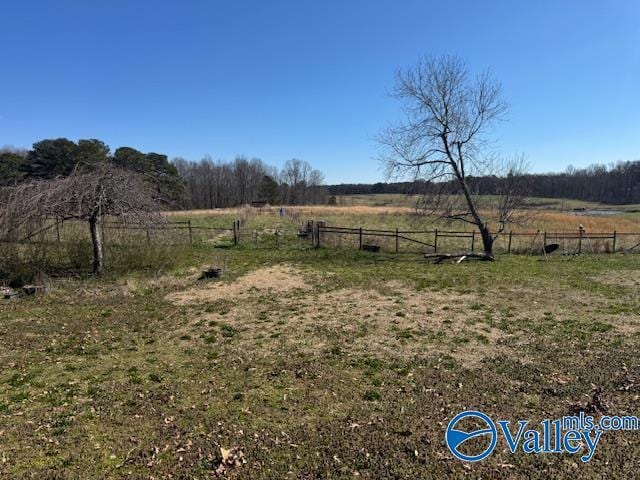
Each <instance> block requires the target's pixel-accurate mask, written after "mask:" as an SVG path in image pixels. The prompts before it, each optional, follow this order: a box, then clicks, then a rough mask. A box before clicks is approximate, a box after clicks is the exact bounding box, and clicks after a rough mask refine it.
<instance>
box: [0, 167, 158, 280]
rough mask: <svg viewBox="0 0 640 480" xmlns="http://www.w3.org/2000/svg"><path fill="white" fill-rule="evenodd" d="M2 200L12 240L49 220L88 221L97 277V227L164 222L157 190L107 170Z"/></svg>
mask: <svg viewBox="0 0 640 480" xmlns="http://www.w3.org/2000/svg"><path fill="white" fill-rule="evenodd" d="M3 198H4V202H3V203H4V209H3V212H2V215H0V222H1V223H2V226H3V227H4V228H3V229H4V230H5V232H7V233H8V234H10V235H13V236H15V235H16V234H19V235H20V236H23V237H28V236H29V235H31V234H33V233H35V232H36V231H37V229H41V228H42V227H43V226H44V225H46V223H47V221H48V220H51V219H61V220H70V219H76V220H81V221H85V222H87V223H88V225H89V230H90V233H91V243H92V247H93V272H94V273H95V274H96V275H100V274H101V273H102V271H103V239H102V229H101V228H100V225H101V222H102V221H103V219H104V218H105V217H106V216H111V217H119V216H123V215H126V218H127V220H128V221H133V222H135V223H139V224H142V225H146V226H152V225H158V224H162V223H164V219H163V217H162V216H161V215H160V213H159V211H158V210H159V201H158V199H157V198H156V197H155V189H154V188H153V187H152V186H151V185H150V184H149V183H148V182H145V181H144V180H143V178H142V177H141V176H140V175H138V174H135V173H133V172H131V171H126V170H122V169H119V168H116V167H113V166H108V165H103V166H99V167H97V168H95V169H93V170H92V171H88V172H80V171H78V170H75V171H74V172H73V173H72V174H71V175H69V176H67V177H59V178H54V179H51V180H35V181H29V182H23V183H20V184H18V185H17V186H15V187H12V188H8V189H6V190H5V193H4V197H3Z"/></svg>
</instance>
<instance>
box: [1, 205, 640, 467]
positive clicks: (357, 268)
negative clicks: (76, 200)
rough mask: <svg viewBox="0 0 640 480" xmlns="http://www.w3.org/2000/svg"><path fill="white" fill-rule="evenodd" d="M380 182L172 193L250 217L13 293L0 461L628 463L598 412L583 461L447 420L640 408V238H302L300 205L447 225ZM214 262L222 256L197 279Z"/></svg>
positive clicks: (549, 213)
mask: <svg viewBox="0 0 640 480" xmlns="http://www.w3.org/2000/svg"><path fill="white" fill-rule="evenodd" d="M392 200H393V199H392ZM396 200H397V203H401V199H396ZM367 201H368V202H369V204H368V205H365V204H364V203H366V202H364V201H362V202H359V203H361V204H360V205H358V204H356V203H357V202H356V200H354V204H353V205H350V206H342V207H341V206H336V207H299V208H287V211H288V212H289V213H287V216H285V217H280V216H279V213H278V212H277V211H276V210H274V211H271V212H263V213H261V214H259V213H256V212H254V211H252V210H250V209H229V210H216V211H194V212H175V213H172V214H170V217H171V218H172V219H174V220H178V219H182V220H184V219H189V220H191V222H192V224H193V225H194V226H201V227H205V226H206V227H219V228H227V227H230V225H231V224H232V222H233V221H234V220H235V219H236V218H240V217H242V221H243V235H245V238H243V239H241V241H240V243H239V245H233V243H232V242H231V241H230V240H229V238H218V237H215V238H214V237H211V238H207V232H206V231H204V230H203V231H199V230H198V231H197V232H199V233H197V234H196V238H195V241H194V243H193V245H190V246H185V245H181V246H176V249H177V250H176V251H175V252H174V253H173V254H171V255H168V254H166V253H165V254H163V255H165V257H166V258H167V260H166V261H164V263H163V265H162V268H147V267H146V266H145V264H141V265H140V268H137V269H135V270H130V271H127V270H126V269H124V268H123V269H118V270H117V271H116V272H113V273H111V274H107V275H106V276H105V277H103V278H92V277H87V276H82V275H79V276H78V277H75V278H74V277H71V278H69V277H65V278H64V279H50V280H49V287H50V291H49V293H48V294H46V295H41V296H32V297H24V298H20V299H19V300H15V301H3V302H2V303H0V362H1V364H2V366H3V367H2V370H1V373H0V477H2V478H39V479H53V478H212V477H214V478H215V477H225V478H251V479H255V478H371V479H379V478H445V477H447V478H467V477H468V478H541V479H543V478H573V477H575V476H576V475H580V476H581V477H582V478H594V479H595V478H602V475H603V471H604V470H605V468H606V472H607V475H609V476H611V477H613V478H632V477H634V476H635V475H636V472H637V469H638V460H637V459H638V457H639V456H640V442H639V441H638V438H637V432H627V433H624V432H615V433H605V434H604V435H603V438H602V440H601V444H600V445H599V447H598V451H597V453H596V454H595V456H594V458H593V460H591V462H589V463H588V464H585V465H580V466H579V465H578V464H577V463H576V462H579V459H577V458H576V457H572V456H568V455H545V456H528V455H524V454H516V455H514V454H510V453H509V452H508V451H507V449H506V445H504V444H502V443H499V444H498V448H497V449H496V451H495V452H494V453H493V454H492V456H491V457H490V458H489V459H487V460H486V461H484V462H481V463H479V464H463V463H461V462H454V461H453V460H452V459H453V457H452V455H451V454H450V453H449V451H448V450H447V447H446V446H445V444H444V429H445V427H446V425H447V422H448V421H449V420H450V419H451V418H452V417H453V415H455V414H456V413H458V412H460V411H462V410H465V409H469V408H479V409H482V410H483V411H484V412H486V413H488V414H490V415H491V416H495V417H496V418H509V419H517V418H529V419H531V420H532V421H539V420H541V419H543V418H549V417H551V418H556V417H561V416H563V415H569V414H572V412H575V411H578V410H580V409H582V410H586V411H589V410H590V409H595V410H594V411H595V413H596V414H602V413H606V412H605V411H603V410H606V411H607V412H609V413H611V414H616V415H629V414H636V413H637V411H636V409H637V405H638V400H639V398H640V397H639V396H640V348H639V347H640V299H639V297H638V295H637V292H638V288H639V287H640V255H637V254H622V253H618V254H608V255H604V254H603V255H597V256H594V255H590V254H585V255H581V256H563V255H559V254H558V255H552V256H550V257H549V259H548V261H544V259H543V258H542V257H540V256H527V255H498V258H497V261H495V262H480V263H462V264H459V265H456V264H442V265H432V264H431V263H429V262H427V261H426V260H425V259H424V258H422V257H421V256H420V255H416V254H415V253H403V252H400V253H398V254H395V253H389V252H385V251H383V252H382V253H379V254H372V253H366V252H361V251H358V250H356V249H354V248H341V247H345V245H342V246H340V245H329V244H328V245H326V246H323V247H322V248H320V249H314V248H312V246H311V245H310V243H309V242H308V241H305V240H301V239H299V238H297V235H296V233H297V229H298V227H299V225H298V222H297V219H306V218H316V219H319V218H322V219H323V220H326V221H327V222H328V223H329V224H335V225H344V226H367V227H371V228H427V227H433V226H434V225H436V226H440V227H442V225H438V224H434V222H433V221H432V220H430V219H424V218H419V217H416V216H415V215H414V214H413V212H412V210H411V208H410V207H408V206H407V205H406V204H405V205H401V204H399V205H396V204H393V205H384V206H382V205H377V206H376V205H375V204H374V203H375V202H380V201H382V200H380V199H377V200H376V199H367ZM385 201H388V199H386V200H385ZM572 208H576V207H572ZM627 210H628V211H627ZM632 210H634V209H633V208H628V209H625V211H624V212H621V213H615V214H613V215H577V214H576V213H575V212H567V211H562V210H560V209H556V208H555V207H553V206H549V205H545V206H544V207H541V206H538V208H536V209H535V212H534V213H535V215H534V216H532V217H531V219H530V220H529V221H530V223H529V224H528V225H527V226H526V228H527V229H534V230H535V229H547V230H549V231H552V230H554V229H557V230H565V229H566V230H571V229H575V226H576V224H577V223H582V224H584V226H585V228H586V229H587V230H588V231H608V230H613V229H615V230H618V231H624V230H626V229H628V230H630V231H636V232H637V231H640V224H639V222H638V213H635V212H633V211H632ZM293 213H296V214H297V215H292V214H293ZM277 231H279V232H282V240H281V243H280V244H277V243H276V241H275V240H273V238H275V232H277ZM253 232H256V233H255V234H254V233H253ZM180 234H181V235H185V232H183V231H181V233H180ZM254 235H255V236H257V239H256V237H255V236H254ZM107 238H109V237H107ZM107 245H108V240H107ZM163 248H168V247H167V246H166V245H165V246H164V247H163ZM163 258H164V257H163ZM169 259H170V260H171V261H169ZM149 261H151V260H149ZM210 265H218V266H222V267H223V268H224V274H223V277H222V278H221V279H213V280H199V279H198V277H199V275H200V272H201V271H202V269H203V268H204V267H206V266H210ZM107 268H108V265H107Z"/></svg>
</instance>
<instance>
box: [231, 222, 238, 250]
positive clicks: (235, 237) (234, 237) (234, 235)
mask: <svg viewBox="0 0 640 480" xmlns="http://www.w3.org/2000/svg"><path fill="white" fill-rule="evenodd" d="M232 230H233V244H234V245H238V230H237V229H236V221H235V220H234V221H233V229H232Z"/></svg>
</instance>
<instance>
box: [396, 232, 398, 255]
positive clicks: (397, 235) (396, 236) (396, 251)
mask: <svg viewBox="0 0 640 480" xmlns="http://www.w3.org/2000/svg"><path fill="white" fill-rule="evenodd" d="M396 253H398V229H397V228H396Z"/></svg>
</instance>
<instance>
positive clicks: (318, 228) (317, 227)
mask: <svg viewBox="0 0 640 480" xmlns="http://www.w3.org/2000/svg"><path fill="white" fill-rule="evenodd" d="M316 248H320V222H316Z"/></svg>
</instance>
